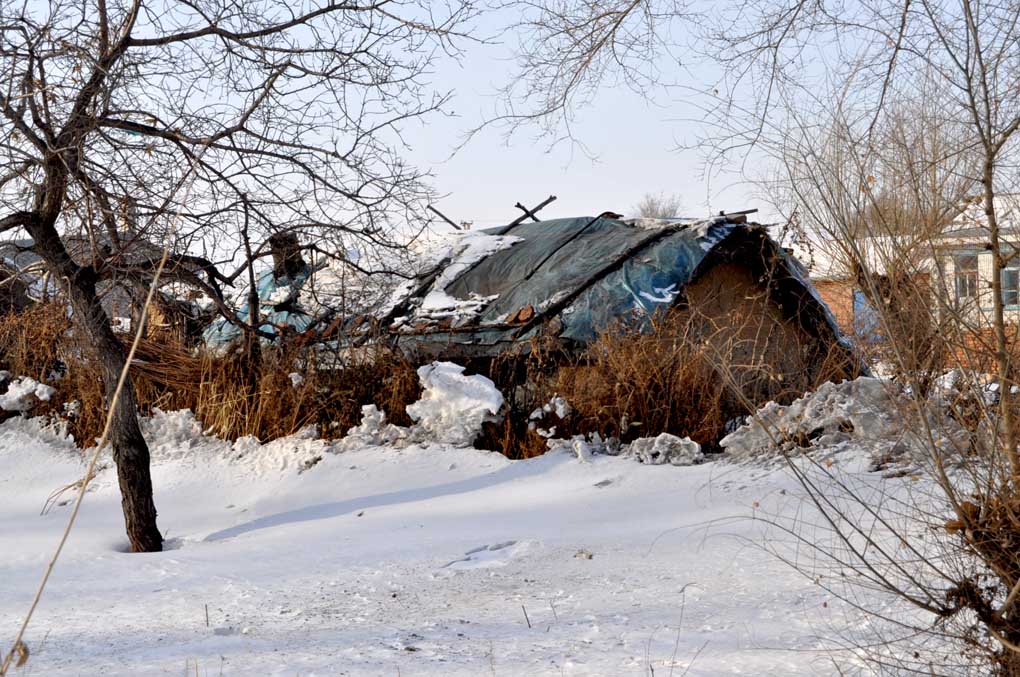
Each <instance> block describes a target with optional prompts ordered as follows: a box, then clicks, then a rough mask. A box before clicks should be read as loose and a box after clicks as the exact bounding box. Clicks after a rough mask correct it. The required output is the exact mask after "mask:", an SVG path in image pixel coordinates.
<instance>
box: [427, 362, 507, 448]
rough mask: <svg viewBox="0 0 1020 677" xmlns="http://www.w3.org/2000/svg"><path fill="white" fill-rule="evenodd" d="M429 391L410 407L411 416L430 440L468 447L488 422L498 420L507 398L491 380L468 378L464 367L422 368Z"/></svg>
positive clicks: (436, 364)
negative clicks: (504, 399) (504, 398)
mask: <svg viewBox="0 0 1020 677" xmlns="http://www.w3.org/2000/svg"><path fill="white" fill-rule="evenodd" d="M418 378H419V379H421V384H422V386H424V388H425V392H424V393H422V396H421V399H420V400H418V401H417V402H415V403H414V404H411V405H408V407H407V415H408V416H410V417H411V419H412V420H414V421H416V422H417V427H419V428H420V429H421V431H422V432H424V433H425V434H426V435H428V436H429V438H431V439H433V440H435V441H437V442H440V443H442V444H449V445H452V446H455V447H467V446H470V445H471V443H472V442H474V440H475V438H476V437H478V433H479V432H480V431H481V428H482V424H483V423H485V422H486V421H498V420H499V418H498V417H497V414H499V411H500V409H502V407H503V395H502V393H500V392H499V390H497V389H496V384H494V383H493V382H492V381H491V380H489V379H488V378H486V377H484V376H482V375H480V374H475V375H472V376H465V375H464V367H462V366H460V365H458V364H454V363H452V362H433V363H432V364H429V365H426V366H424V367H420V368H419V369H418Z"/></svg>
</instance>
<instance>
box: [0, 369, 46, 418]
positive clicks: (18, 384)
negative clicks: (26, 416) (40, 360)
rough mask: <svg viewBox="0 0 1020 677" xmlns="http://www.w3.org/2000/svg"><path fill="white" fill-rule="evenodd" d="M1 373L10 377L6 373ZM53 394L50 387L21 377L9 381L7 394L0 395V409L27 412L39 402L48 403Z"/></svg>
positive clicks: (26, 377)
mask: <svg viewBox="0 0 1020 677" xmlns="http://www.w3.org/2000/svg"><path fill="white" fill-rule="evenodd" d="M3 373H4V374H6V375H7V376H8V377H9V376H10V374H8V373H7V372H3ZM55 392H56V390H54V389H53V388H52V387H51V386H48V385H46V384H44V383H39V382H38V381H36V380H35V379H34V378H29V377H28V376H21V377H19V378H16V379H14V380H13V381H11V383H10V384H9V385H8V386H7V392H6V393H4V394H3V395H0V409H5V410H6V411H28V410H29V409H31V408H32V407H34V406H35V405H36V404H38V403H39V402H49V400H50V398H51V397H53V394H54V393H55Z"/></svg>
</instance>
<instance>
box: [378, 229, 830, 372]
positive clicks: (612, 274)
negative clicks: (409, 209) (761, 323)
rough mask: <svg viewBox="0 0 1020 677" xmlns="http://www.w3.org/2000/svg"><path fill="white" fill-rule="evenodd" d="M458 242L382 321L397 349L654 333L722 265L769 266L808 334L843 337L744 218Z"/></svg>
mask: <svg viewBox="0 0 1020 677" xmlns="http://www.w3.org/2000/svg"><path fill="white" fill-rule="evenodd" d="M460 240H461V246H459V247H458V248H457V249H455V250H454V253H453V254H452V255H451V256H448V257H447V258H446V259H444V260H443V261H441V262H440V264H439V265H437V266H436V267H435V269H434V270H433V271H432V273H431V275H429V276H426V277H425V278H424V279H420V280H419V281H418V284H417V286H415V287H414V289H413V290H411V291H409V293H407V294H406V296H405V297H404V299H403V300H402V301H401V302H399V303H397V304H396V305H395V307H394V308H393V309H392V310H391V311H390V312H389V313H387V314H386V316H385V317H384V318H383V319H384V320H385V321H384V323H383V326H385V327H388V328H389V329H390V330H391V331H392V332H394V333H395V334H396V337H397V342H398V343H400V344H405V345H406V344H408V343H421V342H427V343H434V344H442V343H456V344H461V345H464V346H468V345H470V346H473V347H474V348H475V350H474V351H473V352H478V353H485V352H491V350H492V348H494V347H497V346H499V344H505V343H508V342H515V341H519V340H522V339H527V338H529V337H531V336H534V335H535V334H536V333H537V332H538V331H539V330H540V328H541V327H542V326H543V325H544V324H545V323H547V322H556V323H558V326H559V328H558V331H557V335H558V336H559V337H560V338H561V339H564V340H566V341H573V342H577V343H587V342H589V341H591V340H593V339H594V338H595V337H596V335H597V334H598V333H599V332H601V331H604V330H606V329H608V328H610V327H611V326H613V324H614V323H616V322H618V321H620V320H624V321H631V322H634V323H637V324H638V325H639V326H641V327H647V326H649V320H650V319H651V318H652V317H653V316H654V315H655V313H656V312H657V311H660V310H662V309H665V308H668V307H670V306H672V305H673V304H674V303H677V302H679V301H681V300H682V297H683V290H684V287H685V286H686V285H687V284H688V283H689V282H691V281H692V280H693V279H695V278H697V277H698V276H699V275H700V274H701V273H702V272H703V271H704V270H705V269H706V268H708V267H710V266H711V265H713V264H714V263H717V262H720V261H723V260H735V261H737V262H741V259H742V258H748V259H749V258H755V257H757V258H758V259H763V260H764V259H768V260H770V261H771V262H773V263H774V264H775V266H774V270H773V271H772V272H771V273H770V274H771V275H774V278H775V279H774V282H775V291H776V293H777V294H779V295H780V296H783V297H784V299H785V300H784V299H777V301H780V302H783V303H791V302H792V303H794V304H795V305H796V310H795V312H796V313H797V315H798V316H799V317H800V318H801V320H802V321H803V322H805V324H807V325H810V326H811V327H812V328H813V329H814V330H815V333H816V334H817V333H819V332H820V333H824V334H827V335H828V336H831V337H834V338H838V337H840V336H841V335H840V333H839V329H838V326H837V325H836V322H835V320H834V319H833V317H832V315H831V314H830V313H829V311H828V308H826V306H825V304H824V303H823V302H822V301H821V299H820V297H819V296H818V295H817V293H816V292H815V290H814V288H813V287H812V285H811V283H810V282H809V281H808V278H807V274H806V272H805V270H804V268H803V267H802V266H801V265H800V264H799V263H798V262H797V261H796V259H794V258H793V257H792V256H791V255H790V254H789V253H788V252H786V251H785V250H784V249H782V248H781V247H779V246H777V245H776V244H775V243H774V242H773V241H772V240H771V239H770V238H769V236H768V234H767V232H766V230H765V228H764V227H763V226H760V225H756V224H747V223H746V218H745V217H743V216H742V215H735V216H719V217H715V218H712V219H708V220H699V221H694V220H680V221H677V220H654V219H641V220H630V221H621V220H619V219H616V218H610V217H595V218H592V217H580V218H567V219H555V220H550V221H539V222H535V223H526V224H520V225H517V226H514V227H503V228H497V229H493V230H489V231H482V232H480V233H473V234H464V235H462V236H460Z"/></svg>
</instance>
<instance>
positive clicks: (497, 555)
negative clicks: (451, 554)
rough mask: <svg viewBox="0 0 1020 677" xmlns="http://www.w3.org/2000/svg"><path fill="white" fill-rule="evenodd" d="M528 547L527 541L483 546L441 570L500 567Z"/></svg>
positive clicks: (470, 551)
mask: <svg viewBox="0 0 1020 677" xmlns="http://www.w3.org/2000/svg"><path fill="white" fill-rule="evenodd" d="M529 547H531V544H530V543H529V542H528V541H505V542H503V543H496V544H495V545H483V546H479V547H477V548H475V549H474V550H468V551H467V552H466V553H464V557H462V558H460V559H455V560H454V561H452V562H450V563H449V564H446V565H445V566H443V568H444V569H455V570H463V569H489V568H492V567H502V566H506V565H507V564H509V563H510V560H512V559H514V558H515V557H518V556H519V555H521V554H523V553H524V552H525V551H527V550H528V548H529Z"/></svg>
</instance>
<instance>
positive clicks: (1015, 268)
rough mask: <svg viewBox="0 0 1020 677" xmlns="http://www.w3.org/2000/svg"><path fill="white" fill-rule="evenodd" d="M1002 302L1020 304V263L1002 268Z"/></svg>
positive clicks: (1012, 304) (1013, 304)
mask: <svg viewBox="0 0 1020 677" xmlns="http://www.w3.org/2000/svg"><path fill="white" fill-rule="evenodd" d="M1002 304H1003V305H1006V306H1017V305H1020V265H1018V264H1016V263H1010V264H1009V265H1008V266H1007V267H1006V268H1003V269H1002Z"/></svg>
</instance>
